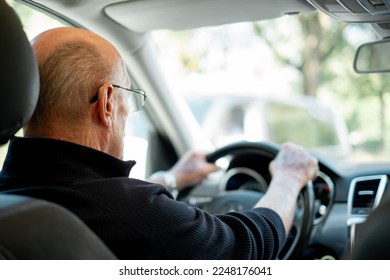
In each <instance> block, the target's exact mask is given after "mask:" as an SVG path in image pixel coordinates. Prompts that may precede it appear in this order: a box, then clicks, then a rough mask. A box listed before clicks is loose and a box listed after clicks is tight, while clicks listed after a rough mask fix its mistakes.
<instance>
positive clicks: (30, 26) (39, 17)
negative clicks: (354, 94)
mask: <svg viewBox="0 0 390 280" xmlns="http://www.w3.org/2000/svg"><path fill="white" fill-rule="evenodd" d="M7 2H8V3H9V4H10V5H11V6H12V7H13V8H14V10H15V11H16V12H17V14H18V16H19V17H20V19H21V21H22V24H23V27H24V30H25V32H26V35H27V37H28V38H29V40H31V39H33V38H34V37H35V36H36V35H38V34H39V33H41V32H43V31H45V30H48V29H51V28H55V27H61V26H64V23H63V22H61V21H59V20H57V19H55V18H52V17H50V16H48V15H47V14H44V13H42V12H39V11H37V10H35V9H32V8H30V7H28V6H26V5H23V4H19V3H18V2H14V1H11V0H9V1H7ZM147 127H148V126H147V125H146V119H145V115H144V114H143V112H136V113H132V114H129V116H128V119H127V122H126V135H125V145H124V160H135V161H136V162H137V164H136V165H135V166H134V168H133V169H132V171H131V176H132V177H133V178H139V179H143V178H145V174H146V171H145V170H146V153H147V148H148V140H147V136H148V133H147ZM17 135H18V136H22V135H23V132H22V131H19V132H18V134H17ZM7 149H8V145H3V146H0V169H1V167H2V164H3V162H4V158H5V155H6V152H7Z"/></svg>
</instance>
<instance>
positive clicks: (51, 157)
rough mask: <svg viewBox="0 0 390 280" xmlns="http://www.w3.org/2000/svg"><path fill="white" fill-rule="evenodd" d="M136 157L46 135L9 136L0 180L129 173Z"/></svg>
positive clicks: (78, 179)
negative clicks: (123, 156)
mask: <svg viewBox="0 0 390 280" xmlns="http://www.w3.org/2000/svg"><path fill="white" fill-rule="evenodd" d="M134 164H135V161H122V160H119V159H117V158H115V157H113V156H111V155H109V154H106V153H104V152H101V151H98V150H95V149H91V148H88V147H85V146H82V145H78V144H74V143H70V142H66V141H60V140H54V139H48V138H27V137H26V138H20V137H14V138H12V139H11V141H10V144H9V148H8V153H7V156H6V159H5V161H4V165H3V169H2V171H1V173H0V182H4V181H8V180H11V181H12V180H13V179H15V180H18V181H20V180H25V182H26V183H27V184H28V183H34V182H40V183H41V184H44V183H56V182H58V183H76V182H85V181H89V180H96V179H103V178H113V177H128V176H129V173H130V170H131V168H132V167H133V166H134Z"/></svg>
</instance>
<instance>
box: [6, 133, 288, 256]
mask: <svg viewBox="0 0 390 280" xmlns="http://www.w3.org/2000/svg"><path fill="white" fill-rule="evenodd" d="M134 164H135V162H134V161H127V162H126V161H122V160H119V159H117V158H114V157H112V156H110V155H108V154H105V153H103V152H100V151H97V150H94V149H90V148H87V147H84V146H80V145H76V144H73V143H69V142H64V141H58V140H52V139H41V138H16V137H15V138H13V139H12V140H11V142H10V145H9V150H8V154H7V157H6V160H5V162H4V166H3V170H2V171H1V173H0V190H1V192H3V193H4V192H5V193H13V194H22V195H26V196H32V197H36V198H41V199H45V200H49V201H52V202H55V203H58V204H60V205H62V206H64V207H65V208H68V209H69V210H71V211H72V212H73V213H75V214H76V215H77V216H79V217H80V218H81V219H82V220H83V221H84V222H85V223H86V224H87V225H88V226H89V227H90V228H91V229H92V230H93V231H94V232H95V233H96V234H97V235H98V236H99V237H100V238H101V239H102V240H103V241H104V242H105V243H106V244H107V245H108V247H110V249H111V250H112V251H113V252H114V254H116V256H117V257H118V258H119V259H171V260H172V259H274V258H276V256H277V254H278V252H279V250H280V249H281V247H282V245H283V244H284V241H285V231H284V227H283V224H282V221H281V219H280V217H279V216H278V215H277V214H276V213H275V212H274V211H272V210H270V209H266V208H256V209H253V210H250V211H245V212H241V213H230V214H226V215H218V216H215V215H210V214H208V213H206V212H204V211H202V210H200V209H197V208H194V207H190V206H188V205H186V204H184V203H182V202H178V201H176V200H174V199H173V198H172V195H171V194H170V193H169V192H168V191H167V190H166V189H165V188H164V187H163V186H160V185H157V184H152V183H148V182H144V181H141V180H136V179H131V178H129V177H128V176H129V172H130V170H131V168H132V167H133V166H134Z"/></svg>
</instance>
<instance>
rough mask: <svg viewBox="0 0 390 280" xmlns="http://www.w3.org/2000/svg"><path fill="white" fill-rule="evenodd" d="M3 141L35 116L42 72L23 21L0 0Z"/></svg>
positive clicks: (0, 139)
mask: <svg viewBox="0 0 390 280" xmlns="http://www.w3.org/2000/svg"><path fill="white" fill-rule="evenodd" d="M0 38H1V44H0V144H3V143H5V142H7V141H8V140H9V138H10V137H11V136H12V135H14V134H15V133H16V132H17V131H18V130H19V129H20V128H21V127H22V126H23V125H24V124H25V123H26V122H27V121H28V120H29V119H30V117H31V116H32V114H33V112H34V109H35V106H36V104H37V101H38V96H39V71H38V65H37V63H36V60H35V56H34V53H33V51H32V49H31V46H30V43H29V41H28V39H27V36H26V34H25V33H24V31H23V27H22V24H21V22H20V20H19V18H18V16H17V15H16V13H15V12H14V10H13V9H12V8H11V7H9V6H8V5H7V4H6V3H5V2H4V0H0Z"/></svg>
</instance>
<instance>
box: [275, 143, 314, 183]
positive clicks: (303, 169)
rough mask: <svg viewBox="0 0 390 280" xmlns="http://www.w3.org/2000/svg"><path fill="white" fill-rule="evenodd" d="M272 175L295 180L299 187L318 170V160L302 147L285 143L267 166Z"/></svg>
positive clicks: (312, 177)
mask: <svg viewBox="0 0 390 280" xmlns="http://www.w3.org/2000/svg"><path fill="white" fill-rule="evenodd" d="M269 169H270V172H271V174H272V176H273V177H274V178H275V179H276V178H283V180H285V181H286V180H288V181H290V180H295V181H296V182H297V184H298V185H300V186H301V187H303V186H305V185H306V184H307V182H308V181H309V180H311V179H314V178H315V176H316V174H317V171H318V161H317V159H316V158H314V157H313V156H312V155H310V154H309V153H308V152H307V151H305V150H304V149H303V148H302V147H300V146H298V145H295V144H292V143H285V144H283V145H282V148H281V150H280V152H279V153H278V155H277V156H276V157H275V159H274V160H273V161H272V162H271V164H270V166H269Z"/></svg>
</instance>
